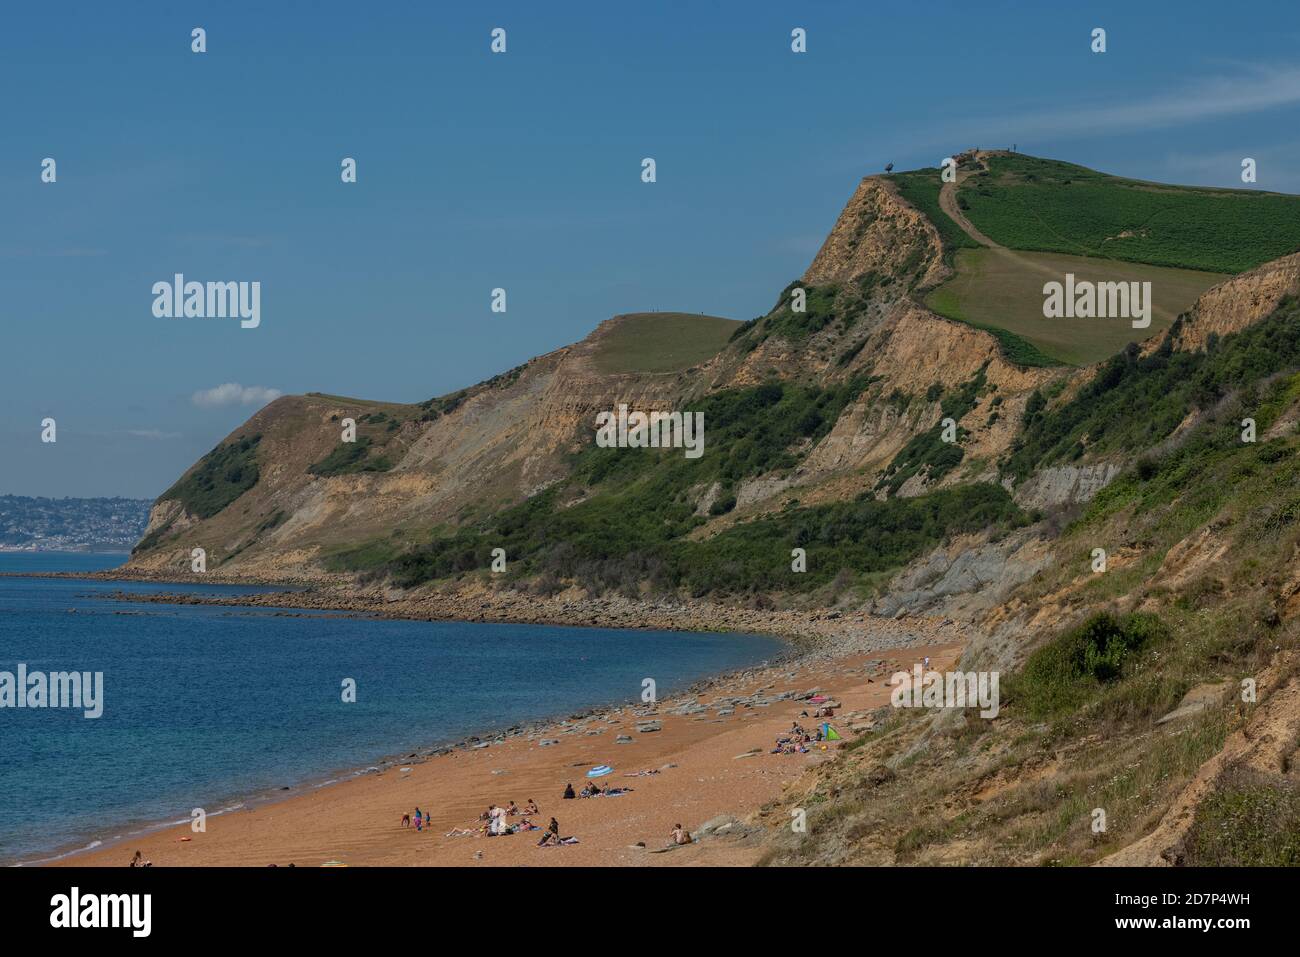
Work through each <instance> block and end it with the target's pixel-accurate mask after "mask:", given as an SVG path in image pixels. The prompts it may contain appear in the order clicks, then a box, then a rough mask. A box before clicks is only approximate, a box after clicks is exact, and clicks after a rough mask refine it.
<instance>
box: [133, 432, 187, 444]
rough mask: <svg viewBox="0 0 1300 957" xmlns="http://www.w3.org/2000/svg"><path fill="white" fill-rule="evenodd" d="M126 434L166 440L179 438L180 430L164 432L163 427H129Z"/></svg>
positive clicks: (155, 440) (138, 437)
mask: <svg viewBox="0 0 1300 957" xmlns="http://www.w3.org/2000/svg"><path fill="white" fill-rule="evenodd" d="M126 434H127V435H130V436H133V437H135V438H137V439H150V440H152V441H154V442H165V441H167V440H168V439H179V438H180V437H181V433H179V432H163V431H162V430H161V429H127V430H126Z"/></svg>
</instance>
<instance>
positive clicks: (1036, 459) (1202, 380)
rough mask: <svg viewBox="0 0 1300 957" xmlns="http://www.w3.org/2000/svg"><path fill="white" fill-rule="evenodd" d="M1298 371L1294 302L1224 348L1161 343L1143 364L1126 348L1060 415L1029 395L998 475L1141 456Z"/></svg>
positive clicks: (1298, 307) (1298, 305) (1299, 305)
mask: <svg viewBox="0 0 1300 957" xmlns="http://www.w3.org/2000/svg"><path fill="white" fill-rule="evenodd" d="M1297 367H1300V302H1298V301H1297V300H1296V299H1294V298H1288V299H1287V300H1286V301H1285V302H1283V303H1282V304H1281V305H1280V306H1279V307H1278V309H1277V310H1275V311H1274V312H1273V314H1272V315H1270V316H1269V317H1268V318H1267V319H1264V320H1262V321H1261V322H1258V323H1256V324H1254V325H1253V326H1250V327H1248V328H1246V329H1243V330H1242V331H1240V332H1237V333H1234V334H1233V335H1230V336H1225V337H1223V339H1222V340H1219V339H1217V338H1215V337H1212V338H1211V341H1210V342H1209V344H1208V348H1207V350H1206V351H1205V352H1172V351H1171V350H1170V349H1169V347H1168V343H1167V342H1166V343H1165V344H1162V346H1161V347H1160V348H1159V349H1158V350H1156V351H1155V352H1154V353H1152V354H1151V355H1149V356H1145V357H1144V356H1142V355H1140V353H1139V351H1138V349H1137V347H1136V346H1130V347H1128V348H1127V349H1125V351H1124V352H1122V353H1120V354H1119V355H1117V356H1114V357H1112V358H1111V360H1110V361H1109V362H1107V363H1106V364H1105V365H1104V366H1102V367H1101V369H1100V370H1099V371H1098V372H1097V374H1096V375H1095V376H1094V377H1093V378H1092V380H1091V381H1090V382H1088V384H1087V385H1085V386H1084V387H1083V388H1081V389H1080V390H1079V392H1078V393H1077V394H1076V395H1075V396H1074V398H1072V399H1071V400H1070V401H1069V402H1066V403H1065V404H1063V405H1061V406H1060V407H1059V408H1054V409H1048V408H1047V401H1046V399H1045V398H1044V397H1043V396H1042V395H1041V394H1040V393H1035V394H1034V395H1031V396H1030V398H1029V402H1028V403H1027V404H1026V406H1025V419H1024V431H1023V432H1022V433H1021V435H1020V436H1019V437H1018V438H1017V440H1016V442H1015V444H1014V445H1013V447H1012V450H1011V452H1010V454H1009V455H1008V457H1007V459H1006V461H1005V463H1004V468H1005V469H1006V471H1008V472H1010V473H1011V474H1013V475H1015V476H1016V478H1017V480H1019V479H1023V478H1026V477H1028V476H1029V475H1030V474H1031V473H1032V472H1033V471H1034V470H1035V469H1036V468H1038V467H1040V466H1043V465H1050V464H1052V463H1054V462H1060V461H1074V460H1077V459H1079V458H1081V457H1082V456H1083V455H1084V453H1085V452H1087V453H1089V454H1093V455H1102V454H1105V453H1107V452H1116V453H1119V452H1123V453H1127V454H1130V455H1132V454H1142V453H1145V452H1146V451H1147V450H1149V449H1152V448H1153V447H1155V446H1156V445H1157V444H1158V443H1159V442H1161V440H1163V439H1165V438H1166V437H1168V436H1169V435H1171V434H1172V433H1173V431H1174V430H1175V429H1176V428H1177V427H1178V425H1179V424H1180V423H1181V422H1183V420H1184V419H1186V418H1187V416H1188V415H1189V414H1190V413H1192V412H1193V411H1195V410H1198V409H1200V410H1205V409H1210V408H1212V407H1213V406H1214V405H1215V404H1216V403H1218V402H1219V401H1220V400H1221V399H1223V398H1224V397H1225V396H1226V395H1228V394H1229V393H1230V392H1232V391H1234V390H1238V389H1243V388H1246V387H1249V386H1253V385H1257V384H1259V383H1261V382H1262V380H1264V379H1265V378H1266V377H1269V376H1272V375H1274V374H1276V373H1278V372H1282V371H1284V370H1294V369H1296V368H1297Z"/></svg>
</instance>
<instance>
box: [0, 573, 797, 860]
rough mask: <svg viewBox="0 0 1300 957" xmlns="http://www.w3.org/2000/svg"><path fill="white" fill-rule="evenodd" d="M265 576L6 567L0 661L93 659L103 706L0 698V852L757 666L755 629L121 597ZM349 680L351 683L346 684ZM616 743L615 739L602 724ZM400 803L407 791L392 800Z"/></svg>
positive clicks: (771, 645) (773, 651)
mask: <svg viewBox="0 0 1300 957" xmlns="http://www.w3.org/2000/svg"><path fill="white" fill-rule="evenodd" d="M125 558H126V556H125V555H122V554H111V553H83V552H76V553H48V552H47V553H41V552H35V553H31V552H22V553H17V552H9V553H3V554H0V572H28V573H31V572H35V573H47V574H48V573H54V572H90V571H97V570H104V569H110V568H113V567H115V566H117V565H118V564H120V563H121V562H122V561H124V560H125ZM123 588H125V589H126V590H129V591H135V592H140V593H150V592H154V593H156V592H164V591H166V592H176V591H178V590H182V591H185V592H187V593H196V594H208V595H227V596H228V595H241V594H253V593H257V592H265V591H273V590H275V589H273V588H267V587H257V586H232V585H183V586H178V585H175V584H154V583H142V582H134V581H133V582H117V581H99V580H95V581H87V580H79V579H68V578H28V577H21V578H16V577H15V578H4V577H0V672H10V673H14V672H16V670H17V668H18V666H19V665H20V664H21V665H25V666H26V669H27V671H28V672H29V673H34V672H38V671H39V672H43V673H48V672H57V671H78V672H90V673H96V672H102V673H103V696H102V699H103V700H102V705H103V714H102V716H101V717H98V718H87V717H85V716H84V713H83V711H82V710H80V709H71V708H67V709H64V708H38V709H31V708H9V707H6V708H0V737H2V738H3V741H4V746H3V747H2V748H0V792H3V793H4V794H5V795H6V799H5V801H4V802H2V803H0V863H3V864H15V863H34V862H39V861H43V860H48V859H52V858H54V857H56V856H59V855H62V854H65V853H68V852H73V851H76V850H80V849H86V848H90V847H94V846H98V845H99V844H101V843H109V842H113V841H117V840H122V839H126V838H129V837H130V836H132V835H133V834H137V833H141V832H143V831H148V830H152V829H154V828H156V827H158V826H162V825H165V824H170V823H177V822H180V821H186V820H188V819H189V817H190V813H191V810H192V809H194V808H203V809H204V811H205V812H206V813H207V814H209V815H214V814H217V813H220V812H222V811H225V810H229V809H231V808H234V807H239V806H242V805H243V804H244V803H246V802H257V801H264V800H269V799H273V798H274V797H276V796H288V795H290V794H294V793H300V792H301V791H302V790H303V789H306V788H309V787H313V786H316V785H318V784H321V783H325V782H328V781H331V780H336V779H342V778H346V777H349V776H352V775H354V774H356V773H363V772H364V771H365V770H366V769H367V768H369V767H373V766H375V765H376V764H377V763H378V762H382V761H385V760H388V759H398V758H403V757H406V756H409V755H411V754H414V753H417V752H424V751H427V750H429V749H431V748H433V747H437V746H443V745H449V744H453V743H456V742H459V741H462V740H464V739H465V738H467V737H469V736H472V735H476V734H477V735H483V734H486V733H488V732H494V731H499V730H503V729H505V728H508V727H511V726H513V725H516V724H523V723H528V722H533V721H540V720H542V719H546V718H551V717H557V716H564V715H567V714H571V713H574V712H578V711H584V710H588V709H591V708H595V707H602V706H606V705H615V704H631V703H637V704H639V703H640V694H641V689H642V681H643V679H645V678H653V679H654V680H655V682H656V686H657V692H658V695H659V696H660V697H665V696H667V695H669V694H671V693H672V692H674V691H679V690H681V689H683V688H685V687H687V686H688V685H690V684H691V683H693V682H695V681H697V680H699V679H701V678H704V677H707V676H710V675H714V674H719V673H723V672H727V671H731V670H735V669H739V668H745V667H750V666H755V665H759V664H761V663H763V662H764V661H767V660H770V659H771V658H773V657H775V656H777V655H779V654H781V653H782V652H783V650H784V649H785V647H786V646H785V645H784V644H783V643H782V642H780V641H779V640H777V639H775V638H770V637H765V636H757V635H736V634H701V633H687V632H664V631H639V630H620V629H608V628H573V627H559V626H542V625H519V624H484V623H468V622H420V621H395V620H387V619H374V618H368V617H364V616H360V615H350V614H345V613H329V612H320V611H301V612H298V613H296V614H288V615H286V614H285V613H284V612H285V609H274V608H261V607H234V606H224V605H223V606H215V605H165V604H155V603H149V602H130V601H119V600H116V599H113V598H110V597H109V595H110V593H111V592H115V591H117V590H119V589H123ZM348 679H350V680H351V681H353V682H355V687H356V700H355V702H345V701H344V700H343V698H344V694H343V685H344V682H345V681H347V680H348ZM609 749H610V756H609V760H610V761H611V762H613V761H616V760H617V758H618V754H617V753H616V751H615V745H614V743H613V740H612V739H611V740H610V742H609ZM393 810H394V812H397V811H398V810H399V809H397V808H394V809H393Z"/></svg>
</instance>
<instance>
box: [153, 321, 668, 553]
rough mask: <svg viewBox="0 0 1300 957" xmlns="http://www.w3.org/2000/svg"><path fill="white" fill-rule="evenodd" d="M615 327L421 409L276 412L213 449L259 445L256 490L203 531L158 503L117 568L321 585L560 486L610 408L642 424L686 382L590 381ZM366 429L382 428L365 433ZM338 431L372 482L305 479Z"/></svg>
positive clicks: (291, 403)
mask: <svg viewBox="0 0 1300 957" xmlns="http://www.w3.org/2000/svg"><path fill="white" fill-rule="evenodd" d="M623 319H624V317H616V318H614V319H611V320H608V321H607V322H605V323H602V324H601V326H600V327H599V328H597V329H596V331H595V332H593V333H592V335H591V336H589V337H588V338H587V339H585V340H584V341H583V342H581V343H578V344H576V345H573V346H568V347H566V348H563V349H559V350H557V351H555V352H552V353H549V354H547V355H544V356H540V357H538V358H536V359H533V360H532V361H530V362H529V363H528V364H527V365H525V366H523V367H521V368H520V369H518V370H514V371H513V372H512V373H510V374H507V375H504V376H501V377H498V378H497V379H496V380H491V381H489V382H488V383H483V384H481V385H479V386H475V387H473V388H471V389H469V390H466V392H465V393H464V394H458V395H456V396H454V397H453V398H452V399H451V400H443V401H441V402H437V401H435V402H434V403H432V405H431V404H430V403H426V404H424V405H401V404H394V403H377V402H367V401H364V400H355V399H345V398H339V397H327V396H318V395H314V394H311V395H305V396H285V397H283V398H280V399H277V400H276V401H275V402H272V403H271V404H270V405H268V406H266V407H265V408H264V409H262V410H261V411H259V412H258V413H257V414H256V415H254V416H253V417H252V418H250V419H249V421H248V422H246V423H245V424H244V425H242V426H241V427H240V428H238V429H236V430H235V431H234V432H233V433H231V435H230V436H229V437H227V439H226V440H224V441H223V443H222V446H219V448H221V447H224V446H226V445H229V444H230V443H232V442H237V441H239V440H241V439H243V438H245V437H250V436H258V437H259V439H258V444H257V449H256V461H257V464H258V467H259V469H260V475H259V477H258V479H257V482H256V484H254V485H253V486H252V487H251V488H250V489H249V490H248V491H246V492H244V493H243V494H242V495H240V496H239V497H238V498H237V499H236V500H235V501H233V502H232V503H231V504H229V505H227V506H226V507H225V508H223V509H221V510H220V511H219V512H217V513H216V514H214V515H211V516H208V517H206V518H200V517H199V516H197V515H195V514H193V513H192V512H191V511H189V510H187V508H186V507H185V505H184V503H183V502H182V501H181V500H179V499H178V498H175V497H169V496H171V494H172V493H170V492H169V493H165V494H164V496H163V497H162V498H161V499H159V501H158V502H157V503H156V504H155V506H154V509H153V513H152V516H151V521H150V525H149V529H148V531H147V533H146V535H145V538H144V539H143V540H142V543H141V546H140V547H138V548H137V551H136V553H135V554H134V555H133V556H132V559H131V562H130V566H129V567H131V568H134V569H140V570H150V571H158V572H161V571H182V570H187V569H188V568H189V567H190V554H191V550H192V549H193V548H195V547H202V548H204V549H205V551H206V552H207V559H208V565H209V568H221V569H222V570H223V572H225V573H227V574H246V575H257V576H267V577H277V576H292V577H308V578H310V577H319V576H321V575H323V574H326V570H325V569H324V568H323V567H322V565H321V559H322V558H326V557H328V555H329V554H330V553H331V552H332V551H335V550H337V549H339V548H341V547H344V546H349V545H356V544H359V543H362V542H367V541H371V540H375V539H379V538H388V539H391V540H393V541H394V542H395V543H401V542H403V541H407V540H410V539H412V538H414V537H415V536H417V535H419V534H424V533H427V532H428V530H429V529H430V528H433V527H436V526H439V525H445V524H455V523H457V522H458V521H459V520H460V519H461V518H463V517H464V516H466V515H468V514H473V513H474V512H476V511H481V510H485V509H495V508H500V507H503V506H505V505H509V504H512V503H514V502H516V501H519V500H521V499H523V498H526V497H527V496H529V495H531V494H533V493H535V492H537V491H538V490H540V489H542V488H545V487H546V486H547V485H548V484H550V483H552V482H554V481H555V480H557V479H558V478H560V477H562V476H563V475H564V474H566V473H567V469H566V465H565V458H566V455H567V454H568V453H570V452H572V451H574V450H576V449H577V448H578V447H579V444H580V442H581V441H583V439H584V438H585V439H587V440H589V439H590V430H591V428H592V426H593V423H594V420H595V416H596V413H597V412H599V411H602V410H608V409H612V408H614V407H615V406H616V405H617V404H618V403H620V402H626V403H628V404H629V405H630V406H631V407H633V408H637V409H642V410H645V411H653V410H658V409H664V410H667V409H671V408H674V407H680V404H679V397H680V394H681V392H682V387H683V383H684V381H685V378H684V376H685V373H684V372H664V373H608V372H602V371H600V370H599V369H598V368H597V367H596V361H595V360H596V357H597V356H598V355H599V354H600V351H601V348H602V343H603V342H604V340H605V338H606V337H607V336H608V335H609V334H610V333H611V331H612V330H614V329H615V328H616V327H617V326H618V325H619V323H620V322H621V321H623ZM425 406H430V407H429V408H426V407H425ZM443 409H445V411H442V410H443ZM376 416H382V417H383V418H382V419H380V420H379V422H378V424H377V426H375V427H373V428H372V427H371V425H370V424H369V423H367V422H365V419H366V417H376ZM345 418H351V419H353V420H354V421H357V422H359V423H361V424H360V425H359V427H358V428H359V435H360V437H361V438H362V439H363V440H364V439H365V438H366V437H367V436H366V433H367V432H372V433H376V434H375V436H374V438H373V440H372V443H373V444H374V445H375V447H381V444H382V449H383V455H382V456H381V457H382V458H384V459H385V461H384V462H383V463H382V464H383V466H385V468H384V470H382V471H380V470H374V471H362V470H356V471H349V470H343V471H342V472H341V474H320V470H319V469H318V470H317V471H316V472H313V466H317V465H319V463H322V462H328V460H329V456H330V455H331V454H332V453H334V454H337V451H338V450H340V449H344V448H346V446H344V445H342V443H341V441H340V439H341V435H342V423H343V420H344V419H345ZM363 461H364V460H363ZM202 467H203V463H202V462H200V463H197V464H196V465H195V466H194V467H193V468H192V469H191V470H190V472H187V473H186V476H185V477H183V478H182V481H181V482H179V483H178V486H180V485H183V484H184V482H185V478H187V477H190V476H192V475H195V474H196V473H197V472H198V471H200V470H201V469H202ZM326 471H328V469H327V470H326Z"/></svg>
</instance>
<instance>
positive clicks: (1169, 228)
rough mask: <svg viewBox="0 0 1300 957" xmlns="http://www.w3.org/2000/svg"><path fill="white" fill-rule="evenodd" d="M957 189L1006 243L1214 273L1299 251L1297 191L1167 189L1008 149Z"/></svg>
mask: <svg viewBox="0 0 1300 957" xmlns="http://www.w3.org/2000/svg"><path fill="white" fill-rule="evenodd" d="M957 196H958V203H959V205H960V206H961V208H962V210H963V211H964V212H965V215H966V216H967V218H968V219H970V221H971V223H973V224H974V226H975V227H976V228H977V229H978V230H980V231H981V232H983V233H984V234H985V235H986V236H988V237H989V238H990V239H992V240H993V241H994V242H995V243H999V244H1001V245H1003V246H1008V247H1010V248H1012V249H1024V250H1035V251H1040V252H1058V253H1070V254H1074V255H1079V256H1095V257H1099V258H1103V259H1119V260H1124V261H1127V262H1140V263H1149V264H1152V265H1157V266H1173V267H1181V268H1185V269H1199V270H1205V271H1207V272H1218V273H1238V272H1244V271H1245V270H1248V269H1253V268H1254V267H1255V266H1258V265H1260V264H1261V263H1265V262H1268V261H1269V260H1270V259H1276V258H1278V257H1279V256H1285V255H1287V254H1288V253H1292V252H1295V251H1296V250H1298V249H1300V196H1288V195H1284V194H1281V193H1266V192H1262V191H1258V190H1239V189H1203V188H1195V187H1188V186H1165V185H1161V184H1159V183H1146V182H1142V181H1140V180H1132V179H1123V178H1121V177H1117V176H1108V175H1106V174H1105V173H1098V172H1096V171H1095V170H1090V169H1086V168H1085V167H1082V166H1075V165H1073V164H1071V163H1061V162H1058V161H1055V160H1044V159H1038V158H1036V157H1032V156H1023V155H1011V156H992V157H990V158H989V169H988V171H987V172H981V173H976V174H974V175H972V176H970V177H969V178H968V179H966V180H965V181H964V182H963V183H962V185H961V186H960V188H959V189H958V193H957ZM925 211H926V213H927V214H928V215H931V216H932V218H933V213H931V211H930V210H928V209H926V210H925Z"/></svg>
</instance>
